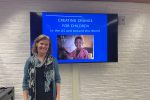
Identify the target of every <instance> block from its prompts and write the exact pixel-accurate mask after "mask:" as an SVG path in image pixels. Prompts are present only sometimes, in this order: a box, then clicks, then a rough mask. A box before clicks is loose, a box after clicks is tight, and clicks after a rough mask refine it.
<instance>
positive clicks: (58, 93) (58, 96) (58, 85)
mask: <svg viewBox="0 0 150 100" xmlns="http://www.w3.org/2000/svg"><path fill="white" fill-rule="evenodd" d="M56 91H57V94H56V100H60V83H56Z"/></svg>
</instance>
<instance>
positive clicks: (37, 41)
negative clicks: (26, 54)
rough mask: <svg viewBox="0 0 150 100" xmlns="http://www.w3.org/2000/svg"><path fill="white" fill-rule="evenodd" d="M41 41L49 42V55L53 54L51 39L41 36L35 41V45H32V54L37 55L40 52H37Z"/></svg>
mask: <svg viewBox="0 0 150 100" xmlns="http://www.w3.org/2000/svg"><path fill="white" fill-rule="evenodd" d="M41 40H49V48H48V51H47V53H48V54H51V41H50V38H49V37H48V36H46V35H43V34H42V35H39V36H38V37H37V38H36V39H35V40H34V43H33V45H32V54H37V53H38V51H37V43H39V42H40V41H41Z"/></svg>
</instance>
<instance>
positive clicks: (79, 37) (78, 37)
mask: <svg viewBox="0 0 150 100" xmlns="http://www.w3.org/2000/svg"><path fill="white" fill-rule="evenodd" d="M77 39H80V40H82V41H83V39H82V37H81V36H77V37H76V38H75V40H74V42H76V41H77Z"/></svg>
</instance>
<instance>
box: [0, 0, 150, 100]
mask: <svg viewBox="0 0 150 100" xmlns="http://www.w3.org/2000/svg"><path fill="white" fill-rule="evenodd" d="M30 11H39V12H41V11H52V12H56V11H59V12H61V11H62V12H92V13H99V12H100V13H118V14H119V16H125V25H120V26H119V36H118V39H119V40H118V43H119V45H118V47H119V48H118V52H119V53H118V54H119V62H118V63H94V64H92V63H86V64H63V65H60V71H61V76H62V88H61V100H72V96H73V93H72V91H73V90H72V89H73V87H72V84H73V83H72V80H73V79H72V78H73V76H72V73H73V70H72V69H73V68H75V67H77V66H78V67H79V70H80V74H79V76H80V84H79V87H80V93H79V98H80V100H150V96H149V94H150V73H149V72H150V56H149V55H150V50H149V49H150V42H149V41H150V26H149V23H150V20H149V18H150V4H138V3H117V2H115V3H112V2H96V1H62V0H61V1H58V0H56V1H49V0H45V1H43V0H36V1H34V0H32V1H31V0H1V1H0V86H15V96H16V100H23V98H22V88H21V85H22V77H23V67H24V63H25V60H26V59H27V57H28V56H29V52H30V50H29V46H30V42H29V41H30V18H29V12H30Z"/></svg>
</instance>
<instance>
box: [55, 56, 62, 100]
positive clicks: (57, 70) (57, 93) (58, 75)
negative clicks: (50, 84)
mask: <svg viewBox="0 0 150 100" xmlns="http://www.w3.org/2000/svg"><path fill="white" fill-rule="evenodd" d="M55 82H56V100H60V83H61V77H60V73H59V67H58V63H57V61H56V59H55Z"/></svg>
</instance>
